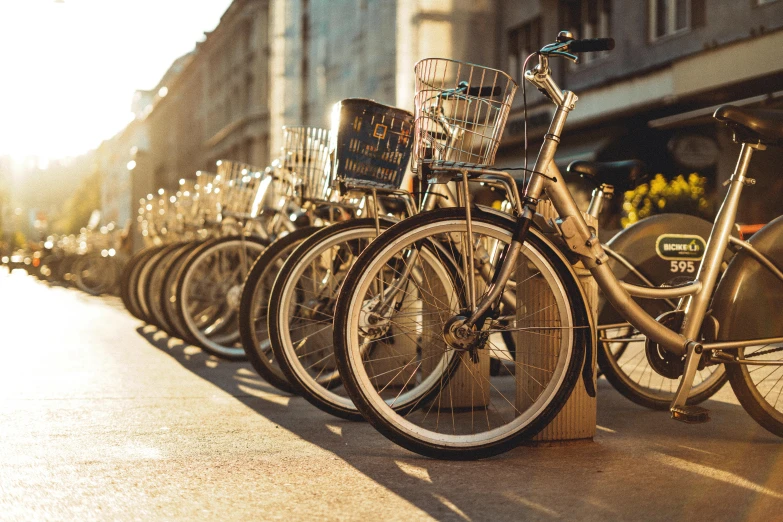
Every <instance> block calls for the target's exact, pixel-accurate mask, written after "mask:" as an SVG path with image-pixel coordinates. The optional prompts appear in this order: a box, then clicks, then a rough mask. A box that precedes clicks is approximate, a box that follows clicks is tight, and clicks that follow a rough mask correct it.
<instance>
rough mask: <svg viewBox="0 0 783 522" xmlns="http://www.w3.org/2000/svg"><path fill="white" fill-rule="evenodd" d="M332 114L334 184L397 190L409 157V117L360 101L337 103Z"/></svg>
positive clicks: (393, 110)
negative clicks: (335, 179)
mask: <svg viewBox="0 0 783 522" xmlns="http://www.w3.org/2000/svg"><path fill="white" fill-rule="evenodd" d="M333 114H334V119H333V125H332V137H333V139H334V140H335V148H334V170H333V171H332V172H334V173H335V177H336V178H337V180H339V181H341V182H343V183H345V184H346V185H348V186H349V187H358V188H365V187H366V188H382V189H395V190H396V189H398V188H400V185H402V179H403V177H404V176H405V171H406V170H407V169H408V162H409V161H410V157H411V147H412V145H413V136H412V133H413V114H412V113H410V112H408V111H406V110H403V109H397V108H395V107H389V106H387V105H381V104H380V103H376V102H374V101H372V100H364V99H361V98H349V99H347V100H343V101H341V102H338V103H337V104H335V107H334V112H333ZM338 115H339V118H338V117H337V116H338Z"/></svg>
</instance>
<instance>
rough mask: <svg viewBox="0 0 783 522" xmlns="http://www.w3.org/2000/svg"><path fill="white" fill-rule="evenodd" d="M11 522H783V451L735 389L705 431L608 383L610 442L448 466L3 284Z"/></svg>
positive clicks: (94, 306)
mask: <svg viewBox="0 0 783 522" xmlns="http://www.w3.org/2000/svg"><path fill="white" fill-rule="evenodd" d="M0 296H2V300H0V318H1V320H2V325H3V336H2V339H3V341H2V345H0V350H2V352H0V353H2V366H0V455H1V456H2V457H1V458H0V519H2V520H25V521H27V520H42V519H51V520H62V519H78V520H91V519H101V520H109V519H110V520H128V519H136V520H151V519H188V520H193V519H200V520H207V519H208V520H215V519H220V520H222V519H226V520H250V519H257V520H268V519H288V520H296V519H298V520H301V519H330V520H367V519H370V518H372V519H376V520H403V519H404V520H418V519H428V518H435V519H450V520H550V519H551V520H555V519H559V520H667V521H670V520H689V521H691V520H764V521H769V520H783V445H782V444H781V441H780V440H779V439H777V438H776V437H774V436H772V435H770V434H768V433H767V432H765V431H764V430H762V429H761V428H759V427H757V426H756V425H755V423H753V421H752V420H751V419H750V417H748V416H747V415H746V414H745V413H744V411H743V410H742V409H741V408H740V407H739V405H738V404H737V402H736V400H735V399H734V396H733V394H732V392H731V390H730V389H729V388H726V389H724V390H722V391H721V392H720V394H719V395H718V396H717V397H716V400H712V401H710V402H709V403H708V407H710V408H711V409H712V413H713V419H714V420H713V421H712V422H711V423H710V424H707V425H702V426H689V425H683V424H679V423H674V422H673V421H670V420H668V418H667V415H666V413H660V412H651V411H647V410H645V409H642V408H640V407H637V406H635V405H633V404H631V403H629V402H628V401H626V400H624V399H623V398H622V397H620V396H619V395H618V394H617V393H616V392H614V391H613V390H611V388H610V387H609V386H608V385H607V384H606V383H605V382H602V383H601V386H600V395H599V401H600V402H599V430H598V435H597V437H596V439H595V442H593V443H589V442H582V443H572V444H565V445H552V446H548V447H522V448H519V449H517V450H514V451H512V452H509V453H507V454H505V455H503V456H500V457H497V458H493V459H489V460H486V461H481V462H461V463H453V462H438V461H433V460H428V459H424V458H420V457H418V456H416V455H413V454H411V453H408V452H407V451H405V450H403V449H401V448H398V447H396V446H395V445H394V444H392V443H391V442H389V441H387V440H386V439H385V438H383V437H382V436H380V435H379V434H377V433H376V432H375V431H374V430H373V429H372V428H370V427H369V426H367V425H365V424H361V423H349V422H344V421H341V420H338V419H334V418H332V417H330V416H328V415H326V414H324V413H321V412H320V411H318V410H316V409H314V408H313V407H312V406H310V405H309V404H308V403H306V402H305V401H304V400H302V399H299V398H292V397H288V396H284V395H281V394H279V393H276V392H275V390H274V389H273V388H272V387H270V386H268V385H267V384H266V383H264V382H263V381H262V380H261V379H259V378H258V377H257V376H256V375H255V374H254V373H253V371H252V369H251V368H250V366H249V365H247V364H244V363H226V362H223V361H220V360H218V359H215V358H213V357H209V356H206V355H205V354H203V353H202V352H201V351H199V350H198V349H196V348H194V347H192V346H186V345H183V344H182V343H181V342H179V341H176V340H172V339H169V338H167V337H166V336H165V335H163V334H162V333H161V332H157V331H156V330H155V329H154V328H151V327H144V326H143V325H142V324H140V323H139V322H138V321H136V320H135V319H133V318H131V316H130V315H129V314H127V313H126V312H125V311H124V310H123V308H122V305H121V303H120V301H119V300H117V299H115V298H95V297H90V296H87V295H85V294H82V293H79V292H77V291H75V290H70V289H65V288H59V287H49V286H47V285H45V284H42V283H39V282H37V281H35V280H34V279H33V278H31V277H28V276H26V275H24V274H22V273H20V272H15V273H13V274H11V275H8V274H7V273H5V272H2V273H0Z"/></svg>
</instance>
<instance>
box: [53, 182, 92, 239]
mask: <svg viewBox="0 0 783 522" xmlns="http://www.w3.org/2000/svg"><path fill="white" fill-rule="evenodd" d="M99 208H101V174H100V172H97V171H96V172H94V173H92V174H90V175H89V176H88V177H87V178H85V180H84V181H83V182H82V183H81V185H79V188H78V189H77V190H76V192H74V194H73V195H72V196H71V197H70V198H68V199H67V200H66V201H65V203H64V204H63V206H62V210H61V212H60V214H59V217H57V218H56V219H55V220H54V222H53V223H52V228H51V231H52V232H54V233H56V234H78V233H79V230H80V229H81V228H82V227H85V226H87V222H88V221H89V220H90V214H92V211H93V210H95V209H99Z"/></svg>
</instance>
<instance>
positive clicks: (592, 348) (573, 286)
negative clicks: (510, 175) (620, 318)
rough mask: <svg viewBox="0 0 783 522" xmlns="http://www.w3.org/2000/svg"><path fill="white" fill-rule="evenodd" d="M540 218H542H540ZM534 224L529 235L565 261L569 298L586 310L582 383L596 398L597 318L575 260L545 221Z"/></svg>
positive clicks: (493, 212) (491, 210)
mask: <svg viewBox="0 0 783 522" xmlns="http://www.w3.org/2000/svg"><path fill="white" fill-rule="evenodd" d="M481 210H482V211H484V212H487V213H492V214H496V215H499V216H502V217H503V218H504V219H507V220H509V221H510V222H512V223H514V222H515V221H516V220H515V218H513V217H511V216H509V215H508V214H505V213H503V212H500V211H497V210H495V209H490V208H483V207H482V208H481ZM539 217H540V216H539ZM532 221H533V222H532V223H531V226H530V229H529V230H528V234H535V235H536V236H537V237H538V238H539V239H541V240H542V241H543V242H544V243H545V244H546V245H547V247H549V248H550V249H551V251H552V253H553V254H554V255H556V256H558V257H560V259H561V260H562V261H563V264H564V265H565V266H566V267H568V273H569V275H570V277H571V281H569V282H568V283H570V284H569V285H568V290H569V296H570V297H571V298H572V299H579V300H581V305H582V306H578V307H576V309H577V310H584V311H585V312H586V317H584V318H583V319H587V323H588V324H589V325H590V335H588V336H586V338H585V344H586V346H585V354H584V360H583V361H582V382H583V383H584V386H585V391H586V392H587V394H588V395H589V396H590V397H595V396H596V384H595V377H596V376H595V372H594V371H593V368H594V367H595V356H596V353H597V352H596V342H597V335H596V331H597V328H596V318H595V317H594V314H591V313H590V312H589V310H590V304H589V302H588V300H587V295H586V294H585V291H584V288H583V287H582V284H581V283H580V281H579V276H577V274H576V271H575V270H574V266H573V263H574V260H573V259H570V258H569V256H567V255H566V252H567V250H566V251H565V252H564V248H563V247H562V246H558V239H557V237H558V236H556V235H553V234H552V232H551V231H550V230H547V228H548V225H546V223H545V221H544V220H543V219H541V220H539V219H535V218H534V219H533V220H532Z"/></svg>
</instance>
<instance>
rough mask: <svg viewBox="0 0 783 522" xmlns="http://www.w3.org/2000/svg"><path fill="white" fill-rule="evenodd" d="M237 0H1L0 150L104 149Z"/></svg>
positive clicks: (55, 154)
mask: <svg viewBox="0 0 783 522" xmlns="http://www.w3.org/2000/svg"><path fill="white" fill-rule="evenodd" d="M230 4H231V0H0V155H6V154H10V155H12V156H14V157H18V158H22V157H29V156H40V157H42V158H47V159H57V158H63V157H68V156H76V155H79V154H82V153H84V152H87V151H88V150H90V149H94V148H96V147H97V146H98V145H100V143H101V141H102V140H104V139H108V138H110V137H112V136H113V135H114V134H116V133H117V132H118V131H120V130H121V129H122V128H123V127H124V126H125V125H126V124H127V123H128V122H129V121H131V119H132V117H133V115H132V113H131V111H130V107H131V101H132V98H133V93H134V91H135V90H137V89H152V88H154V87H155V86H156V85H157V83H158V81H159V80H160V79H161V77H162V76H163V74H164V73H165V72H166V70H167V69H168V68H169V66H170V65H171V63H172V62H173V61H174V60H175V59H176V58H178V57H179V56H182V55H183V54H185V53H187V52H189V51H191V50H192V49H193V48H194V47H195V44H196V42H197V41H201V40H203V39H204V34H203V33H204V32H205V31H211V30H212V29H214V28H215V26H216V25H217V23H218V22H219V21H220V16H221V15H222V14H223V13H224V12H225V11H226V9H227V8H228V6H229V5H230Z"/></svg>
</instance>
